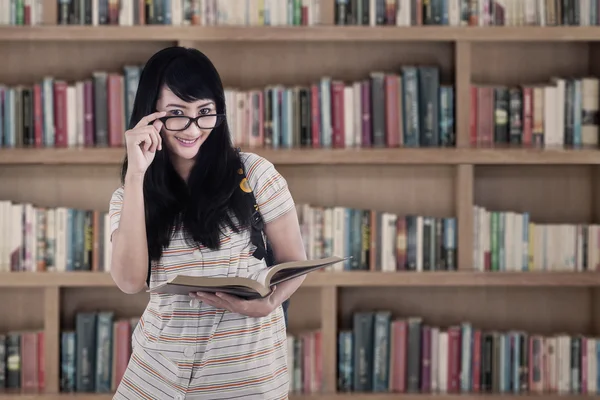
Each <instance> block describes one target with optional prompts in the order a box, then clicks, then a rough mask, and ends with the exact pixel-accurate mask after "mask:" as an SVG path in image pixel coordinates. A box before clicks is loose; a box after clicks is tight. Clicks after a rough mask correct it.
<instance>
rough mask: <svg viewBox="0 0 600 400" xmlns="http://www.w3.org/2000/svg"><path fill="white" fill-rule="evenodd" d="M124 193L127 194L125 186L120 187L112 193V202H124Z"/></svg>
mask: <svg viewBox="0 0 600 400" xmlns="http://www.w3.org/2000/svg"><path fill="white" fill-rule="evenodd" d="M124 193H125V186H123V185H119V186H118V187H117V188H116V189H115V190H114V191H113V193H112V196H111V202H113V201H118V200H123V194H124Z"/></svg>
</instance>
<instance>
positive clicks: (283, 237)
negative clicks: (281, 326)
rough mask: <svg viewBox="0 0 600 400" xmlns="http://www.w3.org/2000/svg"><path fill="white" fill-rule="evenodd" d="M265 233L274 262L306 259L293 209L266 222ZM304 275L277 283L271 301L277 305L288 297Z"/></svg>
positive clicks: (300, 282)
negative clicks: (271, 249)
mask: <svg viewBox="0 0 600 400" xmlns="http://www.w3.org/2000/svg"><path fill="white" fill-rule="evenodd" d="M265 233H266V234H267V237H268V238H269V241H270V242H271V246H272V248H273V256H274V258H275V264H281V263H284V262H288V261H302V260H306V251H305V249H304V242H303V241H302V235H301V233H300V224H299V222H298V214H297V213H296V210H295V209H292V210H290V211H288V212H287V213H285V214H283V215H282V216H281V217H279V218H277V219H276V220H274V221H273V222H270V223H268V224H266V226H265ZM305 277H306V275H301V276H298V277H296V278H293V279H290V280H289V281H285V282H282V283H280V284H279V285H277V288H276V289H275V292H274V293H273V294H272V301H273V302H274V303H276V304H277V305H279V304H281V303H283V302H284V301H286V300H287V299H289V298H290V297H291V296H292V294H294V292H295V291H296V290H298V288H299V287H300V285H301V284H302V282H304V278H305Z"/></svg>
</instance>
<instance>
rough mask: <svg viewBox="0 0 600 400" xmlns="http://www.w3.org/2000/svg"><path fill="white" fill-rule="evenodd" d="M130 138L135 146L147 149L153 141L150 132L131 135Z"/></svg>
mask: <svg viewBox="0 0 600 400" xmlns="http://www.w3.org/2000/svg"><path fill="white" fill-rule="evenodd" d="M130 138H131V141H132V142H133V144H134V145H136V146H141V147H142V148H147V147H146V146H147V145H149V144H150V143H151V141H152V139H151V138H150V132H148V131H143V132H141V133H136V134H134V135H131V136H130Z"/></svg>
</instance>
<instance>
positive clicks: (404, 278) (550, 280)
mask: <svg viewBox="0 0 600 400" xmlns="http://www.w3.org/2000/svg"><path fill="white" fill-rule="evenodd" d="M505 286H511V287H549V288H550V287H575V288H597V287H600V274H597V273H594V272H498V273H487V272H471V271H458V272H433V271H432V272H423V273H417V272H362V271H355V272H320V273H314V274H311V275H309V276H308V277H307V278H306V280H305V282H304V284H303V287H307V288H338V287H339V288H342V287H483V288H485V287H505ZM0 287H2V288H9V289H10V288H46V287H59V288H86V287H89V288H114V287H115V284H114V282H113V280H112V277H111V276H110V273H107V272H0Z"/></svg>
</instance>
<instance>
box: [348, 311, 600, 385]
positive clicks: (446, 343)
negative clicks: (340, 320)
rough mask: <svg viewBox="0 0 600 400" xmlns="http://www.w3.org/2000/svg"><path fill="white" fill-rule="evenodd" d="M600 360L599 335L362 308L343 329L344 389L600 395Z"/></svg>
mask: <svg viewBox="0 0 600 400" xmlns="http://www.w3.org/2000/svg"><path fill="white" fill-rule="evenodd" d="M599 359H600V345H599V344H598V338H596V337H594V336H589V335H584V334H569V333H564V332H558V333H555V334H540V333H536V332H527V331H524V330H520V329H514V330H506V331H504V330H499V329H485V328H479V327H476V326H474V325H473V324H472V323H471V322H462V323H457V324H452V325H450V326H447V327H441V326H436V325H435V324H432V323H429V322H427V321H426V320H424V319H423V318H422V317H397V316H394V315H392V312H390V311H385V310H381V311H361V312H355V313H354V314H353V323H352V327H351V329H341V330H340V332H339V333H338V391H339V392H396V393H419V392H420V393H453V394H458V393H506V394H525V393H535V394H541V393H559V394H598V393H600V391H599V388H600V371H599V369H598V360H599Z"/></svg>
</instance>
